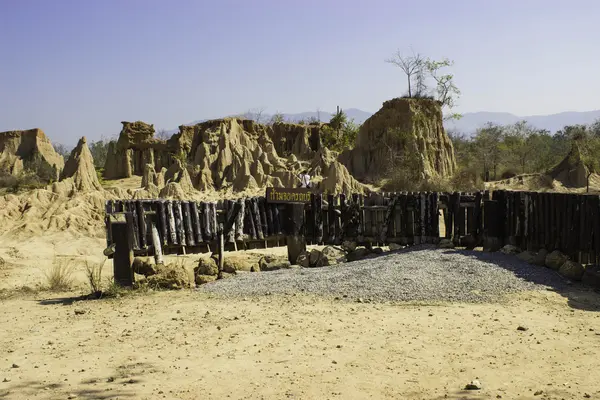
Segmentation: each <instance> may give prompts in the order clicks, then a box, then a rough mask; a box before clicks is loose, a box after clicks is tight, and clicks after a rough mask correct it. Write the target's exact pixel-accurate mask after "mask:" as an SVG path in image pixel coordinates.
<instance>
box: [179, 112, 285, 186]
mask: <svg viewBox="0 0 600 400" xmlns="http://www.w3.org/2000/svg"><path fill="white" fill-rule="evenodd" d="M188 161H189V162H190V163H191V164H192V165H193V168H194V170H193V172H192V176H193V177H192V181H193V183H194V186H195V187H196V188H198V189H199V190H208V189H216V190H220V189H224V188H228V187H231V188H232V189H233V190H234V191H242V190H245V189H252V188H258V187H265V186H275V187H281V186H284V185H295V181H294V176H290V175H289V171H288V170H287V168H286V165H285V163H284V162H283V160H282V159H280V158H279V156H278V155H277V151H276V150H275V146H274V144H273V142H272V141H271V138H270V137H269V135H268V131H267V127H265V126H264V125H260V124H258V123H256V122H254V121H252V120H247V119H237V118H225V119H218V120H213V121H207V122H203V123H200V124H198V125H195V126H194V136H193V140H192V144H191V151H190V154H189V156H188Z"/></svg>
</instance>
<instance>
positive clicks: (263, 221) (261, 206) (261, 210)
mask: <svg viewBox="0 0 600 400" xmlns="http://www.w3.org/2000/svg"><path fill="white" fill-rule="evenodd" d="M265 203H266V199H265V198H264V197H258V198H257V199H256V204H257V206H258V216H259V219H260V226H261V231H262V234H263V237H262V239H267V238H268V237H269V233H268V231H269V230H268V227H267V225H268V220H267V212H266V207H265Z"/></svg>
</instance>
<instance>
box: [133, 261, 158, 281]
mask: <svg viewBox="0 0 600 400" xmlns="http://www.w3.org/2000/svg"><path fill="white" fill-rule="evenodd" d="M132 267H133V272H134V273H136V274H140V275H144V276H146V277H148V276H151V275H156V274H157V269H156V264H155V263H154V257H135V258H134V259H133V264H132Z"/></svg>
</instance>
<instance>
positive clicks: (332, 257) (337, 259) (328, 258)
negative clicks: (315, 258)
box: [321, 246, 346, 266]
mask: <svg viewBox="0 0 600 400" xmlns="http://www.w3.org/2000/svg"><path fill="white" fill-rule="evenodd" d="M321 257H322V260H323V265H324V266H328V265H336V264H339V263H343V262H345V261H346V254H345V253H344V252H343V251H342V250H339V249H336V248H335V247H332V246H327V247H325V248H324V249H323V250H322V251H321Z"/></svg>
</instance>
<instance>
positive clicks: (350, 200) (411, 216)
mask: <svg viewBox="0 0 600 400" xmlns="http://www.w3.org/2000/svg"><path fill="white" fill-rule="evenodd" d="M236 204H237V205H236ZM237 210H239V212H238V213H237V214H236V215H234V213H235V212H236V211H237ZM292 214H293V212H292V210H291V205H289V204H273V203H269V202H268V201H267V200H266V199H265V197H254V198H245V199H237V200H225V201H220V202H194V201H178V200H111V201H107V202H106V224H107V244H108V245H109V246H110V245H111V244H113V242H114V241H113V238H112V229H111V224H112V223H113V222H116V221H117V220H119V219H121V220H126V222H127V226H128V230H129V234H130V238H131V241H132V243H133V251H134V253H135V254H136V255H143V254H151V252H152V247H153V246H152V235H151V230H152V226H155V227H156V230H157V231H158V237H159V240H160V244H161V246H162V251H163V252H164V253H165V254H173V253H185V252H190V253H198V252H209V251H214V248H215V247H216V245H217V239H218V237H217V230H218V226H219V223H220V222H221V223H222V222H223V221H226V220H228V219H229V220H231V221H232V225H231V226H232V229H230V230H229V231H228V232H227V234H226V236H225V238H224V241H225V250H237V249H252V248H264V247H271V246H282V245H285V244H286V235H288V234H291V232H290V230H291V229H293V228H291V227H292V226H293V222H292V221H291V219H292V218H293V217H292ZM300 234H301V235H303V236H304V237H305V239H306V242H307V243H308V244H334V245H335V244H341V243H342V242H343V241H344V240H351V241H354V242H357V243H358V244H367V243H370V244H372V245H384V244H389V243H398V244H402V245H413V244H419V243H437V242H438V241H439V240H440V238H447V239H450V240H452V241H453V242H454V243H455V244H456V245H459V246H465V247H467V248H474V247H476V246H482V245H483V246H484V247H487V248H489V249H490V250H495V249H498V248H499V247H500V246H503V245H505V244H513V245H516V246H519V247H521V248H522V249H528V250H534V251H535V250H539V249H541V248H545V249H546V250H548V251H552V250H560V251H562V252H563V253H565V254H567V255H569V256H570V257H571V258H572V259H579V260H580V261H584V262H587V261H589V262H595V261H596V260H597V258H598V257H599V256H600V197H598V196H597V195H578V194H562V193H536V192H515V191H494V192H493V193H491V198H490V193H488V192H479V193H413V192H400V193H379V194H372V195H369V196H362V195H352V196H344V195H339V196H333V195H325V196H322V195H320V194H313V195H311V201H310V202H309V203H306V204H305V205H304V218H303V221H302V226H301V228H300Z"/></svg>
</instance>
